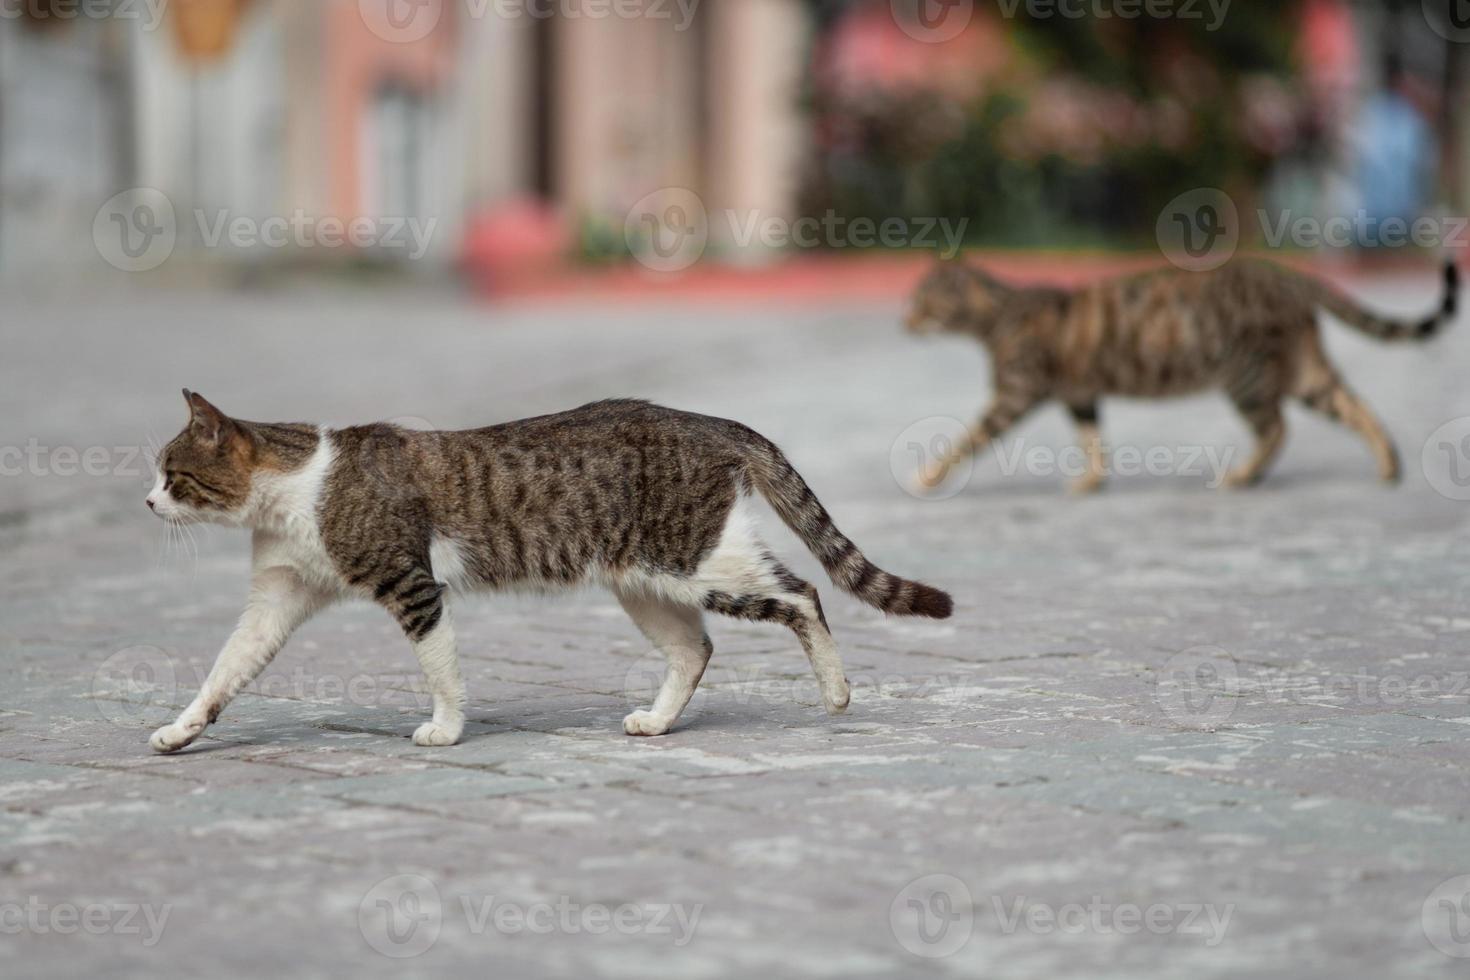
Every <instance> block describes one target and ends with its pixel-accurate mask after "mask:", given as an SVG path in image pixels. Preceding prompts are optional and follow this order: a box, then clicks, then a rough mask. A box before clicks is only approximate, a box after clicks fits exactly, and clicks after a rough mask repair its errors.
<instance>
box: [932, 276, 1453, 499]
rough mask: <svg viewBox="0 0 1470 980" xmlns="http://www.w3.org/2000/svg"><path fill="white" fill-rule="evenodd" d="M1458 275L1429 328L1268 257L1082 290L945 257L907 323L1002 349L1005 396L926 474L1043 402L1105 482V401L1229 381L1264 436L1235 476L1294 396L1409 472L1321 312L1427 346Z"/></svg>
mask: <svg viewBox="0 0 1470 980" xmlns="http://www.w3.org/2000/svg"><path fill="white" fill-rule="evenodd" d="M1458 287H1459V272H1458V270H1457V268H1456V266H1455V264H1454V263H1453V262H1448V263H1446V265H1445V268H1444V290H1445V291H1444V298H1443V301H1442V302H1441V305H1440V309H1439V312H1437V313H1435V314H1434V315H1433V316H1430V317H1429V318H1427V319H1425V320H1422V321H1419V322H1417V323H1406V322H1399V321H1396V320H1389V319H1384V318H1382V317H1379V316H1376V315H1374V314H1372V313H1369V312H1367V311H1365V310H1364V309H1363V308H1362V307H1360V306H1359V305H1358V304H1357V303H1355V302H1353V301H1352V300H1350V299H1348V298H1347V297H1346V296H1344V295H1343V294H1342V293H1340V292H1338V291H1337V290H1336V289H1334V288H1333V287H1331V286H1329V285H1327V284H1326V283H1323V282H1319V281H1317V280H1315V279H1312V278H1309V277H1307V276H1304V275H1302V274H1299V273H1296V272H1293V271H1291V270H1289V269H1286V268H1283V267H1281V266H1278V265H1274V264H1272V263H1269V262H1264V261H1257V260H1241V261H1237V262H1234V263H1232V264H1230V265H1227V266H1225V267H1223V268H1221V269H1219V270H1217V271H1214V272H1208V273H1192V272H1184V271H1179V270H1161V271H1157V272H1152V273H1147V274H1144V275H1135V276H1129V277H1126V278H1121V279H1115V280H1111V281H1107V282H1103V283H1100V284H1098V285H1093V286H1089V287H1086V288H1084V289H1078V290H1064V289H1049V288H1044V287H1018V286H1011V285H1008V284H1006V283H1003V282H1001V281H1000V280H999V279H996V278H995V277H993V276H991V275H989V274H988V273H986V272H984V271H982V270H980V269H977V268H974V267H972V266H969V265H966V264H964V263H962V262H941V263H940V264H939V265H938V266H937V267H936V268H935V269H934V270H933V271H932V272H930V273H929V275H928V276H927V277H926V278H925V279H924V280H923V282H921V283H920V285H919V288H918V291H917V293H916V294H915V296H914V300H913V306H912V308H911V310H910V313H909V316H908V321H907V326H908V329H909V330H910V331H912V332H914V333H921V334H922V333H932V332H939V331H944V332H949V333H961V334H966V335H968V336H971V337H974V338H975V339H976V340H978V341H980V342H981V343H982V344H984V345H985V347H986V349H987V350H988V351H989V353H990V357H991V365H992V367H991V370H992V373H993V376H994V391H995V395H994V399H993V401H992V402H991V404H990V407H989V408H988V409H987V410H986V412H985V414H984V415H983V416H982V417H981V419H980V421H979V422H978V423H976V424H975V425H974V426H973V427H971V429H970V430H969V432H968V434H967V437H966V438H965V439H964V440H963V442H962V444H960V445H958V446H956V447H954V451H953V452H952V453H950V454H949V456H948V457H947V458H941V459H939V460H938V461H936V462H934V463H932V464H930V465H929V466H928V467H927V468H926V469H925V470H924V472H923V473H921V474H920V475H919V482H920V484H921V486H923V487H927V488H933V487H936V486H938V485H939V484H940V483H942V482H943V481H944V479H945V478H946V477H947V476H948V475H949V472H950V470H951V468H952V467H953V466H954V464H955V463H957V462H959V461H960V460H961V459H964V458H965V457H967V456H968V455H970V454H973V453H978V452H982V451H983V450H984V449H985V448H986V447H987V446H989V445H990V444H991V443H992V442H994V441H995V440H996V439H998V438H999V437H1000V436H1001V435H1002V434H1004V433H1005V432H1006V431H1007V430H1009V429H1010V428H1011V427H1012V426H1014V425H1015V424H1016V423H1017V422H1018V421H1020V420H1021V418H1022V417H1023V416H1025V415H1026V414H1027V413H1028V412H1030V411H1031V409H1033V408H1035V407H1036V406H1037V405H1039V404H1041V403H1042V402H1045V401H1048V400H1051V399H1055V400H1058V401H1060V402H1062V404H1064V405H1066V406H1067V408H1068V409H1069V410H1070V411H1071V414H1072V418H1073V419H1074V420H1075V421H1076V423H1077V426H1078V428H1079V429H1080V430H1081V436H1082V444H1083V448H1084V450H1085V453H1086V457H1087V467H1088V472H1087V474H1086V475H1085V476H1083V477H1082V478H1081V479H1080V480H1079V481H1078V483H1077V484H1076V485H1075V487H1074V489H1075V490H1077V491H1078V492H1083V493H1085V492H1090V491H1093V490H1096V489H1098V488H1099V487H1100V486H1101V485H1102V482H1103V476H1104V472H1105V468H1106V462H1105V460H1104V457H1103V448H1102V438H1101V435H1100V433H1099V431H1098V400H1099V399H1100V398H1101V397H1103V396H1104V395H1127V396H1141V397H1163V396H1170V395H1184V394H1189V393H1192V392H1197V391H1201V390H1204V389H1208V388H1214V387H1220V388H1223V389H1224V390H1225V392H1226V393H1227V394H1228V395H1229V397H1230V399H1231V401H1233V402H1234V403H1235V406H1236V408H1237V409H1239V410H1240V413H1241V414H1242V415H1243V416H1245V420H1246V422H1247V423H1249V425H1250V427H1251V429H1252V430H1253V432H1254V433H1255V436H1256V440H1257V445H1256V451H1255V454H1254V455H1253V456H1252V457H1251V459H1250V460H1249V461H1248V462H1247V463H1245V464H1244V465H1243V466H1242V467H1240V468H1239V469H1237V470H1235V471H1234V472H1232V473H1231V474H1230V475H1229V477H1228V478H1227V481H1226V482H1227V484H1228V485H1230V486H1246V485H1249V484H1252V483H1254V482H1256V481H1257V480H1259V479H1260V478H1261V476H1262V475H1263V474H1264V473H1265V472H1266V469H1267V467H1268V466H1270V464H1271V461H1272V460H1273V459H1274V458H1275V456H1276V454H1277V452H1278V451H1279V450H1280V449H1281V444H1282V442H1283V440H1284V438H1285V435H1286V428H1285V425H1284V423H1283V419H1282V412H1281V407H1282V403H1283V402H1284V401H1285V400H1286V399H1287V398H1296V399H1299V400H1300V401H1301V402H1302V403H1303V404H1305V405H1307V406H1308V407H1309V408H1312V409H1315V410H1316V411H1319V412H1321V413H1322V414H1324V415H1326V416H1328V417H1329V418H1332V419H1336V420H1337V421H1339V422H1341V423H1343V424H1345V425H1347V426H1348V427H1349V428H1351V429H1352V430H1354V431H1355V432H1357V433H1358V434H1359V435H1360V436H1362V437H1363V439H1364V440H1366V441H1367V443H1368V445H1369V447H1370V448H1371V449H1372V450H1373V454H1374V455H1375V457H1377V460H1378V471H1379V474H1380V475H1381V476H1382V477H1383V479H1384V480H1387V481H1389V482H1395V481H1397V480H1398V478H1399V460H1398V452H1397V450H1395V448H1394V445H1393V442H1392V441H1391V440H1390V439H1389V437H1388V435H1387V433H1385V432H1384V431H1383V426H1382V425H1380V424H1379V422H1378V420H1377V419H1375V418H1374V417H1373V415H1372V413H1371V412H1370V411H1369V410H1368V407H1367V406H1366V405H1364V404H1363V402H1362V400H1361V399H1360V398H1358V396H1357V395H1355V394H1353V393H1352V392H1351V391H1350V390H1349V389H1348V388H1347V386H1346V385H1344V384H1343V382H1342V379H1341V378H1339V377H1338V374H1337V371H1336V370H1334V368H1333V366H1332V364H1331V363H1330V362H1329V361H1328V360H1327V355H1326V354H1325V353H1324V352H1323V350H1322V342H1321V338H1320V336H1319V335H1318V328H1317V312H1318V310H1319V309H1325V310H1327V311H1328V312H1329V313H1331V314H1333V315H1334V316H1336V317H1337V318H1338V319H1340V320H1342V321H1343V322H1344V323H1347V324H1349V325H1350V326H1353V327H1356V328H1357V329H1358V330H1361V331H1362V332H1364V333H1366V334H1368V335H1369V336H1372V337H1376V338H1379V339H1381V340H1422V339H1425V338H1428V337H1431V336H1433V335H1434V333H1435V332H1436V331H1438V330H1439V328H1440V327H1442V326H1443V325H1444V324H1446V323H1448V322H1449V321H1450V320H1452V319H1453V318H1454V315H1455V303H1456V295H1457V293H1458Z"/></svg>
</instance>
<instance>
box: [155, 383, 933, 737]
mask: <svg viewBox="0 0 1470 980" xmlns="http://www.w3.org/2000/svg"><path fill="white" fill-rule="evenodd" d="M184 398H185V400H186V401H187V402H188V405H189V411H190V419H189V424H188V425H187V426H186V427H185V428H184V431H183V432H181V433H180V434H179V435H178V436H177V437H175V438H174V440H173V441H172V442H170V443H169V444H168V445H167V446H166V447H165V448H164V450H163V453H162V454H161V455H160V457H159V462H158V476H157V483H156V484H155V485H154V487H153V490H152V492H151V493H150V494H149V495H148V501H147V503H148V506H149V507H150V508H152V509H153V510H154V511H155V512H156V513H157V514H158V516H160V517H162V518H164V519H165V520H169V521H175V522H180V523H193V522H211V523H216V524H226V525H232V526H236V527H248V528H250V529H251V530H252V531H253V532H254V536H253V537H254V539H253V558H252V566H253V573H252V582H251V589H250V597H249V600H248V602H247V603H246V607H245V612H244V615H242V616H241V617H240V623H239V626H238V627H236V629H235V632H234V634H233V635H232V636H231V637H230V639H229V641H228V642H227V643H226V644H225V646H224V649H223V650H222V651H221V652H220V654H219V657H218V659H217V660H216V661H215V664H214V668H213V669H212V670H211V671H210V673H209V677H208V678H207V679H206V680H205V682H204V685H203V688H202V689H201V690H200V692H199V694H198V696H197V697H196V698H195V699H194V700H193V702H192V703H191V704H190V705H189V706H188V707H187V708H185V709H184V711H183V713H182V714H181V715H180V716H179V718H178V720H177V721H175V722H174V723H173V724H171V725H166V726H164V727H163V728H160V729H159V730H158V731H157V732H155V733H154V734H153V737H152V739H151V744H152V746H153V748H154V749H156V750H158V751H159V752H173V751H176V750H178V749H181V748H183V747H184V746H186V745H188V744H189V743H190V742H192V741H194V740H195V739H196V738H198V737H199V735H200V733H201V732H203V731H204V729H205V727H206V726H207V725H209V724H212V723H213V722H214V721H215V719H216V718H218V717H219V713H220V711H222V710H223V709H224V707H225V706H226V705H228V704H229V703H230V701H231V700H232V699H233V698H234V697H235V695H236V694H238V693H239V692H240V690H241V689H242V688H244V687H245V686H246V685H247V684H249V683H250V682H251V681H252V680H254V679H255V678H256V676H258V675H259V674H260V672H261V671H262V670H264V669H265V667H266V665H267V664H269V663H270V662H271V659H272V658H273V657H274V656H275V655H276V653H277V652H278V651H279V650H280V649H281V647H282V646H283V645H284V644H285V642H286V639H287V637H288V636H290V634H291V632H292V631H293V630H294V629H296V627H298V626H300V625H301V624H302V623H303V622H304V621H305V620H306V619H307V618H308V617H309V616H311V615H312V614H313V613H315V612H317V611H318V610H320V609H322V608H324V607H325V606H327V605H329V604H331V603H332V602H335V601H336V600H339V599H343V598H352V597H360V598H366V599H371V600H373V601H374V602H376V603H378V604H379V605H380V606H382V607H383V608H384V609H386V610H387V611H388V612H389V613H390V614H392V615H393V617H394V618H395V619H396V620H397V621H398V624H399V626H401V627H402V629H403V631H404V633H405V634H406V635H407V636H408V639H409V640H410V641H411V642H412V644H413V649H414V653H415V654H417V655H418V659H419V663H420V665H421V666H422V667H423V670H424V674H425V676H426V678H427V681H428V687H429V691H430V692H431V693H432V695H433V699H434V716H433V720H431V721H429V722H426V723H425V724H423V725H422V726H420V727H419V729H418V730H417V731H416V732H414V735H413V740H414V741H415V742H416V743H418V744H419V745H452V744H453V743H455V742H457V741H459V737H460V734H461V731H462V730H463V728H464V710H463V709H464V702H465V688H464V682H463V681H462V680H461V678H460V671H459V661H458V655H457V652H456V646H455V635H454V628H453V626H452V625H451V623H450V619H449V611H448V608H447V607H446V605H445V591H446V585H447V586H448V587H451V588H456V589H461V590H486V589H503V588H532V589H541V590H545V589H553V588H562V587H570V586H576V585H580V584H584V583H598V584H602V585H605V586H606V587H608V588H609V589H611V590H612V592H613V594H614V595H615V596H616V597H617V599H618V601H619V602H620V603H621V604H622V606H623V608H624V609H625V610H627V612H628V615H629V616H631V617H632V618H633V621H634V623H636V624H637V626H638V627H639V629H641V630H642V631H643V633H644V634H645V635H646V636H647V637H648V639H649V641H650V642H652V643H653V645H654V646H656V647H657V648H658V649H659V650H660V651H662V652H663V654H664V655H665V656H666V657H667V658H668V661H669V670H668V673H667V675H666V676H665V677H664V681H663V685H662V687H661V688H660V690H659V692H658V694H657V696H656V697H655V699H654V704H653V706H652V707H651V708H650V709H648V710H645V711H635V712H633V713H632V714H630V715H628V716H627V717H626V718H625V719H623V730H624V731H625V732H627V733H628V734H629V735H662V734H663V733H664V732H666V731H668V730H669V727H670V726H671V725H673V723H674V721H675V720H676V719H677V718H678V717H679V713H680V712H682V711H683V710H684V706H685V705H686V704H688V703H689V699H690V697H692V696H693V694H694V689H695V687H696V685H698V684H699V679H700V677H701V676H702V675H703V673H704V668H705V665H706V663H707V662H708V661H709V657H710V654H711V652H712V649H713V648H712V647H711V645H710V641H709V637H708V636H707V635H705V632H704V627H703V624H702V610H710V611H713V612H718V613H724V614H725V615H727V616H735V617H738V618H741V619H748V620H756V621H761V622H769V623H778V624H780V625H783V626H786V627H788V628H790V629H791V630H792V631H793V632H794V633H795V634H796V636H797V638H798V639H799V640H800V641H801V645H802V647H803V648H804V649H805V651H806V655H807V657H808V659H809V660H810V661H811V665H812V669H813V671H814V672H815V673H816V675H817V683H818V686H819V687H820V689H821V693H822V700H823V701H824V703H825V704H826V707H827V710H828V711H829V712H831V713H833V714H837V713H839V712H841V711H843V710H844V709H845V708H846V707H847V703H848V698H849V686H848V683H847V679H846V678H845V676H844V675H843V670H842V662H841V660H839V659H838V656H837V646H836V644H834V643H833V641H832V635H831V633H829V632H828V629H827V620H826V618H825V617H824V616H823V614H822V605H821V602H820V600H819V599H818V598H817V590H816V589H815V588H813V587H812V586H811V585H809V584H808V583H806V582H804V581H802V580H801V579H800V578H798V577H796V575H794V574H792V572H791V571H790V570H789V569H787V568H786V566H784V565H783V564H781V562H780V561H778V560H777V559H776V557H775V556H774V555H772V554H771V552H770V551H768V550H767V549H766V546H765V545H764V544H763V543H762V542H761V540H760V538H759V536H758V534H757V529H756V526H755V521H754V515H753V514H752V512H751V511H750V509H749V504H748V503H747V500H746V498H747V497H748V495H749V494H750V493H751V492H752V491H759V492H760V493H761V495H762V496H764V497H765V498H766V500H767V501H769V502H770V504H771V506H772V507H773V508H774V509H775V511H776V513H777V514H778V515H779V516H780V517H781V519H782V520H783V521H784V522H785V523H786V524H787V525H788V526H789V527H790V528H791V529H792V530H793V531H795V532H796V534H797V536H798V537H800V538H801V540H802V541H803V542H804V543H805V544H806V545H807V547H808V548H810V549H811V550H812V552H813V553H814V554H815V555H816V556H817V559H818V560H819V561H820V562H821V563H822V567H823V568H825V569H826V570H827V573H828V574H829V575H830V576H831V577H832V580H833V581H834V582H836V583H837V585H838V586H840V587H841V588H843V589H845V590H846V591H848V592H850V593H851V594H852V595H854V596H856V597H857V598H859V599H861V600H862V601H863V602H866V603H868V604H869V605H872V606H875V607H877V608H878V609H881V610H883V611H884V612H886V613H892V614H894V615H899V616H928V617H932V618H935V619H944V618H946V617H947V616H949V614H950V610H951V603H950V597H949V596H948V595H946V594H945V593H943V592H940V591H939V590H938V589H932V588H930V587H929V586H927V585H920V584H919V583H917V582H909V581H906V580H904V579H901V578H898V577H896V576H893V575H890V574H888V573H887V572H885V571H882V570H880V569H879V568H877V567H876V566H874V565H873V564H872V563H871V562H869V561H868V560H867V559H866V558H864V557H863V555H862V552H860V551H858V548H857V545H855V544H853V543H852V542H851V541H850V540H848V539H847V537H845V536H844V535H843V534H842V532H840V531H838V530H837V528H836V526H835V525H834V524H833V523H832V518H831V517H829V516H828V514H827V511H826V509H825V508H824V507H823V506H822V505H821V503H820V502H819V501H818V500H817V498H816V496H815V495H814V494H813V493H812V491H811V489H810V488H809V487H808V486H807V485H806V482H805V481H804V480H802V478H801V476H800V475H798V474H797V472H796V470H794V469H793V468H792V466H791V464H790V463H789V462H787V461H786V457H785V456H784V455H783V454H782V453H781V451H780V450H779V449H777V448H776V446H775V445H774V444H772V443H771V442H770V441H769V440H767V439H765V438H763V437H762V436H760V435H758V434H757V433H755V432H753V431H752V430H750V429H748V428H746V427H745V426H743V425H740V424H738V423H735V422H728V421H725V420H724V419H717V418H709V417H707V416H702V415H691V414H689V413H686V412H677V411H673V410H671V409H667V408H659V407H657V406H655V405H650V404H648V403H646V402H638V401H606V402H597V403H595V404H592V405H585V406H583V407H582V408H579V409H575V410H573V411H570V412H563V413H562V414H560V415H547V416H543V417H540V418H534V419H527V420H524V421H520V422H510V423H507V424H504V425H496V426H491V427H489V428H485V429H473V430H469V431H464V432H420V431H410V430H406V429H400V428H397V427H396V426H392V425H387V424H378V425H364V426H357V427H355V428H349V429H336V430H333V429H325V428H321V427H318V426H315V425H300V424H294V425H269V424H262V423H258V422H244V421H241V420H239V419H233V418H230V417H228V416H226V415H225V414H224V413H222V412H220V411H219V409H217V408H215V407H214V406H213V405H211V404H210V403H209V402H207V401H205V400H204V399H203V398H201V397H200V396H199V395H195V394H191V393H190V392H188V391H185V392H184Z"/></svg>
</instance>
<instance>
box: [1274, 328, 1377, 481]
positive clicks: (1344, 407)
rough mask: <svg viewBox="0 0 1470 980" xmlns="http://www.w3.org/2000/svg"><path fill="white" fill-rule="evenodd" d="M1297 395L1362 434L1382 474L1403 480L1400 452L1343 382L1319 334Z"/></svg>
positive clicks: (1305, 359)
mask: <svg viewBox="0 0 1470 980" xmlns="http://www.w3.org/2000/svg"><path fill="white" fill-rule="evenodd" d="M1295 394H1296V396H1297V397H1298V398H1300V399H1301V400H1302V403H1303V404H1305V405H1306V406H1307V407H1308V408H1310V409H1312V410H1313V411H1316V412H1320V413H1321V414H1323V415H1325V416H1327V417H1328V418H1330V419H1333V420H1335V421H1337V422H1341V423H1342V424H1343V425H1345V426H1347V427H1348V428H1349V429H1352V430H1353V431H1354V432H1356V433H1357V434H1358V435H1359V436H1361V437H1362V438H1363V441H1364V442H1366V443H1367V444H1368V448H1369V449H1371V450H1372V451H1373V456H1374V458H1375V459H1376V460H1377V461H1378V475H1379V476H1380V477H1381V478H1382V479H1383V480H1384V481H1385V482H1387V483H1397V482H1398V481H1399V478H1400V474H1401V468H1400V464H1399V452H1398V448H1397V447H1396V446H1394V444H1393V439H1392V438H1391V437H1390V436H1389V434H1388V433H1387V432H1386V431H1385V430H1384V428H1383V424H1382V423H1381V422H1379V421H1378V419H1377V418H1376V417H1374V415H1373V412H1372V410H1371V409H1369V408H1368V406H1367V404H1365V403H1364V402H1363V400H1362V399H1361V398H1359V397H1358V396H1357V395H1356V394H1354V393H1353V391H1352V390H1351V389H1349V388H1348V386H1347V385H1345V384H1343V382H1342V379H1341V378H1340V377H1338V374H1337V372H1336V371H1335V370H1334V369H1333V367H1332V365H1331V364H1330V363H1329V362H1328V360H1327V356H1326V354H1325V353H1323V351H1322V349H1321V346H1320V344H1319V343H1318V342H1317V341H1316V338H1315V337H1314V338H1312V342H1311V343H1310V345H1309V347H1308V349H1307V351H1306V354H1305V356H1304V357H1303V358H1302V366H1301V370H1300V372H1299V374H1298V377H1297V383H1296V389H1295Z"/></svg>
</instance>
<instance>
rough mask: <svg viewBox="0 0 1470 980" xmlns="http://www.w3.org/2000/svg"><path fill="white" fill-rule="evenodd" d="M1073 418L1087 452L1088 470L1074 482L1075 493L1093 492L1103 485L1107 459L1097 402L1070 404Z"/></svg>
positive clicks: (1069, 409) (1083, 447)
mask: <svg viewBox="0 0 1470 980" xmlns="http://www.w3.org/2000/svg"><path fill="white" fill-rule="evenodd" d="M1067 408H1068V411H1070V412H1071V413H1072V420H1073V421H1074V422H1076V423H1077V431H1078V433H1079V435H1080V436H1081V441H1082V451H1083V452H1084V453H1086V454H1087V472H1086V473H1085V474H1083V475H1082V476H1081V477H1080V478H1078V480H1077V481H1076V482H1075V483H1073V484H1072V492H1073V493H1093V492H1095V491H1096V490H1097V489H1098V488H1099V487H1101V486H1102V485H1103V480H1104V479H1105V478H1106V475H1107V461H1106V460H1105V459H1104V458H1103V445H1102V430H1101V429H1100V428H1099V427H1098V407H1097V402H1095V401H1093V402H1087V403H1085V404H1081V405H1069V406H1067Z"/></svg>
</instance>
